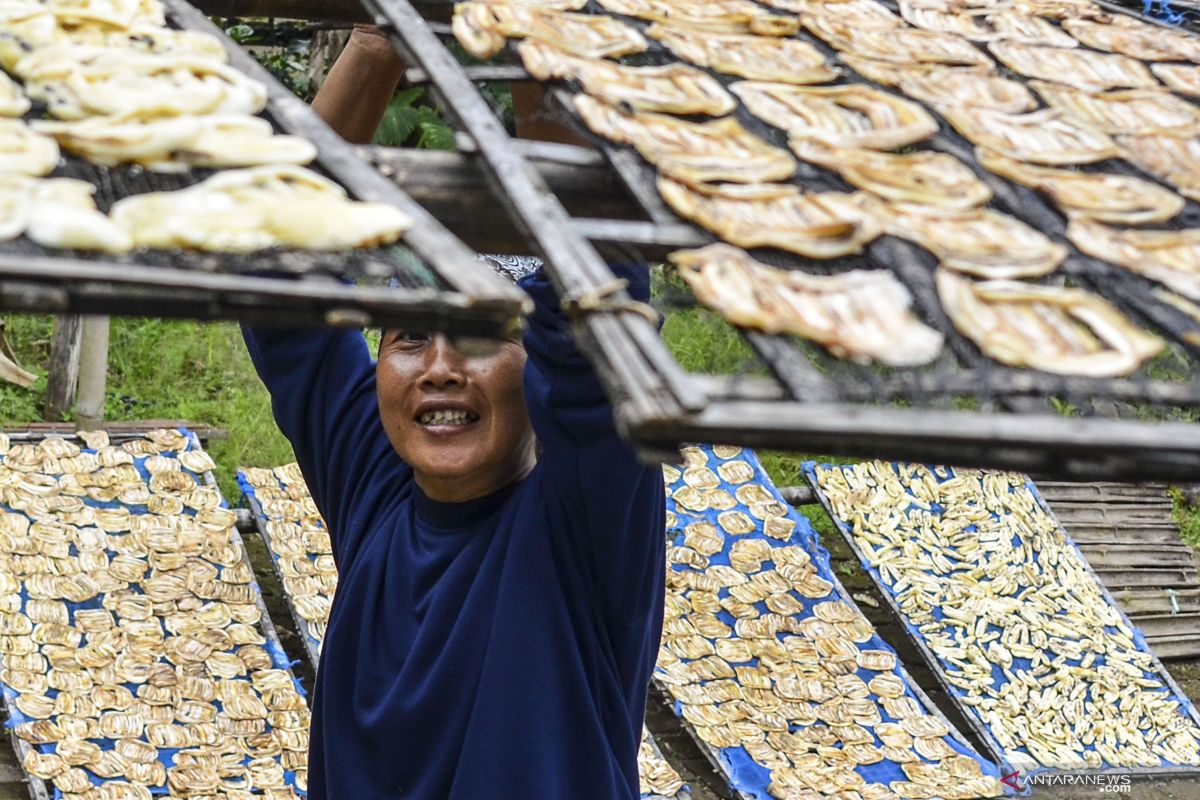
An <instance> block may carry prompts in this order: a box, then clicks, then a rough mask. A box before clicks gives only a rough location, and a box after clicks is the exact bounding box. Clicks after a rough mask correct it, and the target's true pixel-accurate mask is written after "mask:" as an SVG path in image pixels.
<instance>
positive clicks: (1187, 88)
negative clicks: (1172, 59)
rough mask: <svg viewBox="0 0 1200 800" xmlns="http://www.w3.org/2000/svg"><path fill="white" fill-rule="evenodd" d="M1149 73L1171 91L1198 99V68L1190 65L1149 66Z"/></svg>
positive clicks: (1199, 81) (1199, 83)
mask: <svg viewBox="0 0 1200 800" xmlns="http://www.w3.org/2000/svg"><path fill="white" fill-rule="evenodd" d="M1150 71H1151V72H1153V73H1154V74H1155V75H1156V76H1157V77H1158V79H1159V80H1160V81H1162V82H1163V83H1165V84H1166V85H1167V86H1168V87H1169V88H1171V89H1172V90H1174V91H1176V92H1179V93H1180V94H1186V95H1188V96H1189V97H1200V67H1193V66H1191V65H1190V64H1151V65H1150Z"/></svg>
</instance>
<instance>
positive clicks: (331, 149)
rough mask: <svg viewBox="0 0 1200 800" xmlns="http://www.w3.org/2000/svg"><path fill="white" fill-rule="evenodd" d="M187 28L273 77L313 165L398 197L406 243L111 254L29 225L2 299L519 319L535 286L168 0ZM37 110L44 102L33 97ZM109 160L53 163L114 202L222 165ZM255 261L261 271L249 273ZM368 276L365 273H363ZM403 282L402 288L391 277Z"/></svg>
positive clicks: (197, 313) (101, 307) (361, 322)
mask: <svg viewBox="0 0 1200 800" xmlns="http://www.w3.org/2000/svg"><path fill="white" fill-rule="evenodd" d="M166 8H167V17H168V21H169V23H170V24H171V25H173V26H174V27H177V28H185V29H189V30H196V31H203V32H205V33H209V34H212V35H214V36H217V37H219V38H220V39H221V41H222V42H223V44H224V45H225V48H226V50H227V52H228V54H229V62H230V65H231V66H232V67H234V68H235V69H237V70H239V71H241V72H242V73H244V74H246V75H247V76H249V77H251V78H253V79H254V80H256V81H259V82H261V83H263V84H264V85H266V86H267V90H268V103H267V108H266V111H265V115H266V117H267V118H268V119H269V120H270V121H271V122H272V124H273V125H274V126H275V127H276V129H277V130H279V131H282V132H284V133H289V134H295V135H298V136H302V137H304V138H305V139H307V140H309V141H310V142H312V143H313V144H314V145H315V146H316V148H317V151H318V156H317V160H316V162H315V163H314V164H313V168H314V169H316V170H318V171H320V172H323V173H324V174H325V175H326V176H327V177H329V178H331V179H333V180H334V181H336V182H337V183H339V184H341V185H342V186H343V187H345V188H346V189H347V190H348V192H349V193H350V194H351V195H352V196H353V197H356V198H358V199H360V200H367V201H375V202H383V203H388V204H391V205H393V206H395V207H397V208H399V209H401V210H402V211H404V213H405V214H407V215H408V216H409V217H410V218H411V219H412V223H413V224H412V227H411V228H410V229H409V230H408V231H407V233H406V234H405V236H404V238H403V241H402V244H400V245H396V246H392V247H386V248H373V249H363V250H355V251H351V252H313V251H301V250H280V249H275V250H270V251H265V252H260V253H253V254H244V255H243V254H226V253H220V254H215V253H201V252H191V251H182V250H172V251H151V250H146V249H139V250H136V251H133V252H131V253H129V254H122V255H120V256H110V255H104V254H99V253H92V252H82V251H66V250H50V249H46V248H42V247H40V246H38V245H36V244H34V243H33V242H31V241H30V240H28V239H25V238H20V239H17V240H14V241H12V242H6V243H2V244H0V309H4V310H13V311H51V312H72V313H100V314H123V315H138V316H158V317H166V316H174V317H194V318H199V319H213V318H234V319H241V320H246V321H249V322H256V323H268V324H276V325H328V324H333V325H356V326H366V325H401V324H403V325H404V326H407V327H417V328H422V329H428V330H440V331H446V332H455V333H462V334H471V335H485V336H498V335H503V334H504V333H506V332H511V331H512V330H513V327H514V325H515V323H516V320H517V317H518V316H519V314H520V313H521V310H522V308H523V304H524V300H523V297H522V295H521V294H520V293H519V292H518V291H517V290H515V289H514V288H513V287H512V286H510V285H508V284H507V283H506V282H504V281H503V280H501V279H499V278H497V277H496V276H495V275H493V274H492V273H491V271H490V270H489V269H488V268H487V267H486V266H484V265H482V264H479V263H477V262H476V260H475V257H474V254H473V253H472V252H471V251H470V250H469V249H468V248H467V247H466V246H464V245H463V244H462V243H461V242H460V241H458V240H457V239H456V238H455V237H454V236H453V235H451V234H450V233H449V232H448V231H447V230H446V229H445V228H444V227H442V225H441V224H440V223H438V222H437V221H436V220H435V219H434V218H433V217H432V216H430V215H429V214H428V212H426V211H425V210H424V209H423V208H422V207H421V206H420V205H418V204H417V203H416V202H415V201H413V200H412V199H411V198H410V197H408V195H406V194H405V193H404V192H403V191H402V190H400V189H399V188H397V187H396V186H395V185H394V184H392V183H391V182H389V181H387V180H386V179H384V178H383V177H382V176H381V175H379V174H378V173H377V172H376V171H375V170H373V169H372V168H371V167H370V166H369V165H367V164H365V163H363V162H362V161H361V160H360V159H358V158H357V156H356V154H355V151H354V148H353V147H352V146H350V145H348V144H346V143H345V142H344V141H343V140H342V139H341V138H340V137H338V136H337V135H336V134H335V133H334V132H333V131H332V130H330V128H329V127H328V126H326V125H325V124H324V123H323V122H322V121H321V120H320V119H319V118H318V117H317V116H316V114H314V113H313V112H312V110H311V109H309V107H308V106H307V105H306V104H304V103H303V102H301V101H300V100H299V99H297V98H296V97H294V96H293V95H292V94H291V92H289V91H288V90H287V89H286V88H285V87H284V86H282V85H281V84H280V83H279V82H278V81H277V80H276V79H275V78H274V76H272V75H271V73H270V72H268V71H267V70H266V69H264V68H263V67H262V66H261V65H260V64H259V63H258V62H257V61H256V60H255V59H254V58H253V57H252V56H251V55H250V54H249V53H247V52H246V51H244V50H243V49H241V48H240V47H238V46H237V45H236V44H234V43H233V42H232V41H231V40H229V39H228V37H226V36H225V35H224V34H223V33H222V32H221V31H220V30H219V29H218V28H217V27H216V26H215V25H213V24H212V23H211V22H210V21H209V20H208V19H207V18H206V17H205V16H204V15H203V14H201V13H200V12H199V11H197V10H196V9H195V8H193V7H192V6H191V5H189V4H188V3H187V2H186V0H166ZM35 113H36V109H35ZM211 174H212V171H211V170H201V169H193V170H189V171H187V172H185V173H181V174H162V173H154V172H150V171H148V170H145V169H143V168H141V167H138V166H121V167H115V168H106V167H99V166H96V165H93V164H91V163H89V162H87V161H86V160H84V159H82V158H79V157H76V156H73V155H69V154H65V153H64V157H63V159H62V161H61V162H60V164H59V166H58V168H57V169H56V170H55V171H54V172H53V173H52V176H53V177H71V178H78V179H82V180H86V181H88V182H90V183H91V184H92V185H93V186H95V187H96V188H97V193H96V202H97V205H98V206H99V207H100V209H101V210H102V211H106V212H107V211H108V209H109V207H111V205H112V204H113V203H114V202H115V201H117V200H119V199H121V198H123V197H127V196H129V195H133V194H140V193H143V192H148V191H164V190H175V189H181V188H184V187H186V186H189V185H192V184H195V183H197V182H199V181H200V180H203V179H204V178H205V177H207V176H208V175H211ZM249 272H256V273H261V274H258V275H254V276H251V275H247V274H245V273H249ZM355 280H357V281H359V282H361V283H362V285H354V284H353V283H351V281H355ZM391 283H394V284H395V285H396V287H397V288H391V287H389V284H391Z"/></svg>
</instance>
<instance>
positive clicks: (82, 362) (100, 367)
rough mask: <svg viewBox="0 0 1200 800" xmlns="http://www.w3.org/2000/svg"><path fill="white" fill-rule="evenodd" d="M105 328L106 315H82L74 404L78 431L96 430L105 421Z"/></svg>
mask: <svg viewBox="0 0 1200 800" xmlns="http://www.w3.org/2000/svg"><path fill="white" fill-rule="evenodd" d="M108 327H109V318H108V317H100V316H87V317H84V318H83V335H82V339H83V341H82V343H81V345H80V348H79V397H78V402H77V404H76V420H77V421H76V426H77V428H78V429H79V430H96V429H97V428H99V427H100V426H101V425H103V424H104V387H105V382H106V380H107V378H108Z"/></svg>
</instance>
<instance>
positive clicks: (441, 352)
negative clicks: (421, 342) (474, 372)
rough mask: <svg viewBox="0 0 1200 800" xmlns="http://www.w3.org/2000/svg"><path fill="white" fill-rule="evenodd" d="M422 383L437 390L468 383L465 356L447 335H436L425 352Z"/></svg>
mask: <svg viewBox="0 0 1200 800" xmlns="http://www.w3.org/2000/svg"><path fill="white" fill-rule="evenodd" d="M421 383H422V384H424V385H428V386H432V387H436V388H441V387H444V386H454V385H461V384H463V383H466V375H465V373H464V372H463V356H462V354H461V353H459V352H458V349H457V348H456V347H455V346H454V344H453V343H452V342H451V341H450V339H449V337H447V336H446V335H445V334H441V333H439V334H436V335H435V336H434V337H433V339H432V341H431V342H430V344H429V347H428V348H426V350H425V364H424V372H423V374H422V375H421Z"/></svg>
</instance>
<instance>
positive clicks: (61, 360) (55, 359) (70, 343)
mask: <svg viewBox="0 0 1200 800" xmlns="http://www.w3.org/2000/svg"><path fill="white" fill-rule="evenodd" d="M81 330H82V318H81V317H80V316H79V315H78V314H65V315H63V316H60V317H57V318H55V320H54V336H53V338H52V339H51V340H50V368H49V369H50V371H49V375H48V376H47V381H46V400H45V403H44V404H43V406H42V416H43V417H45V418H46V421H47V422H59V421H61V420H62V418H63V416H64V415H65V414H66V413H67V412H68V411H69V410H70V409H71V406H72V405H74V403H75V387H76V384H77V381H78V379H79V335H80V332H81Z"/></svg>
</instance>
